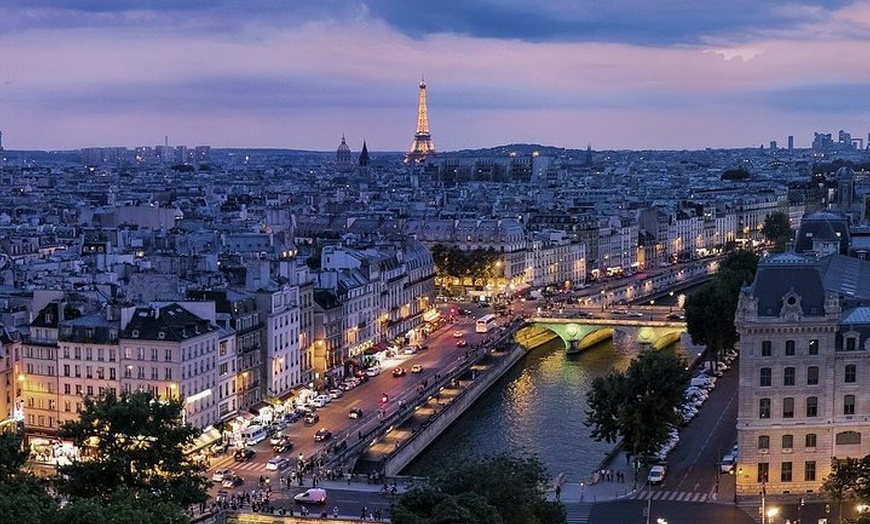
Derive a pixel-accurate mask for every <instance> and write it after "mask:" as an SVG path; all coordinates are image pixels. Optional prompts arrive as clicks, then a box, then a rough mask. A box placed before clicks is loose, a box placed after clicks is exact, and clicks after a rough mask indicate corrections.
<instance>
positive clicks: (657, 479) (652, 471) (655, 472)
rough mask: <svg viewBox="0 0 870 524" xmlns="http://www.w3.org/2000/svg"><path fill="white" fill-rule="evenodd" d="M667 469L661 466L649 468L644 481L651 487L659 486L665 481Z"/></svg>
mask: <svg viewBox="0 0 870 524" xmlns="http://www.w3.org/2000/svg"><path fill="white" fill-rule="evenodd" d="M667 471H668V470H667V468H665V466H662V465H656V466H653V467H651V468H649V475H647V477H646V480H647V481H648V482H649V483H650V484H651V485H653V486H655V485H656V484H661V483H662V482H664V481H665V473H667Z"/></svg>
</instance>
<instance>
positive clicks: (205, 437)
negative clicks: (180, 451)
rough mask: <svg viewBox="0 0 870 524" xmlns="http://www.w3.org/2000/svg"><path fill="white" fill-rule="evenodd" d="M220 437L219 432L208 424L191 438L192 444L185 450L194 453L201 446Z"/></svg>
mask: <svg viewBox="0 0 870 524" xmlns="http://www.w3.org/2000/svg"><path fill="white" fill-rule="evenodd" d="M220 439H221V432H220V431H218V430H217V429H215V428H214V427H212V426H209V427H207V428H206V429H205V431H203V432H202V433H201V434H200V435H197V437H196V438H195V439H194V440H193V444H192V445H191V446H190V447H189V448H188V449H187V450H186V452H187V453H196V452H197V451H199V450H201V449H202V448H204V447H206V446H208V445H210V444H212V443H214V442H217V441H218V440H220Z"/></svg>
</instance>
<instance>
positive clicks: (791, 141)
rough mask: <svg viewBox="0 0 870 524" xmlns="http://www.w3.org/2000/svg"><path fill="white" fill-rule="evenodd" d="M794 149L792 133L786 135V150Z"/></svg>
mask: <svg viewBox="0 0 870 524" xmlns="http://www.w3.org/2000/svg"><path fill="white" fill-rule="evenodd" d="M792 149H794V135H788V150H789V151H791V150H792Z"/></svg>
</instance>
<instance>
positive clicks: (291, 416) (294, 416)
mask: <svg viewBox="0 0 870 524" xmlns="http://www.w3.org/2000/svg"><path fill="white" fill-rule="evenodd" d="M300 418H302V413H300V412H298V411H295V410H294V411H291V412H290V413H286V414H285V415H284V420H285V421H286V422H287V423H289V424H293V423H295V422H296V421H298V420H299V419H300Z"/></svg>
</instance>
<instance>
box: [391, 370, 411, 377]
mask: <svg viewBox="0 0 870 524" xmlns="http://www.w3.org/2000/svg"><path fill="white" fill-rule="evenodd" d="M407 372H408V371H407V370H406V369H405V368H396V369H394V370H393V376H394V377H404V376H405V374H406V373H407Z"/></svg>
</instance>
